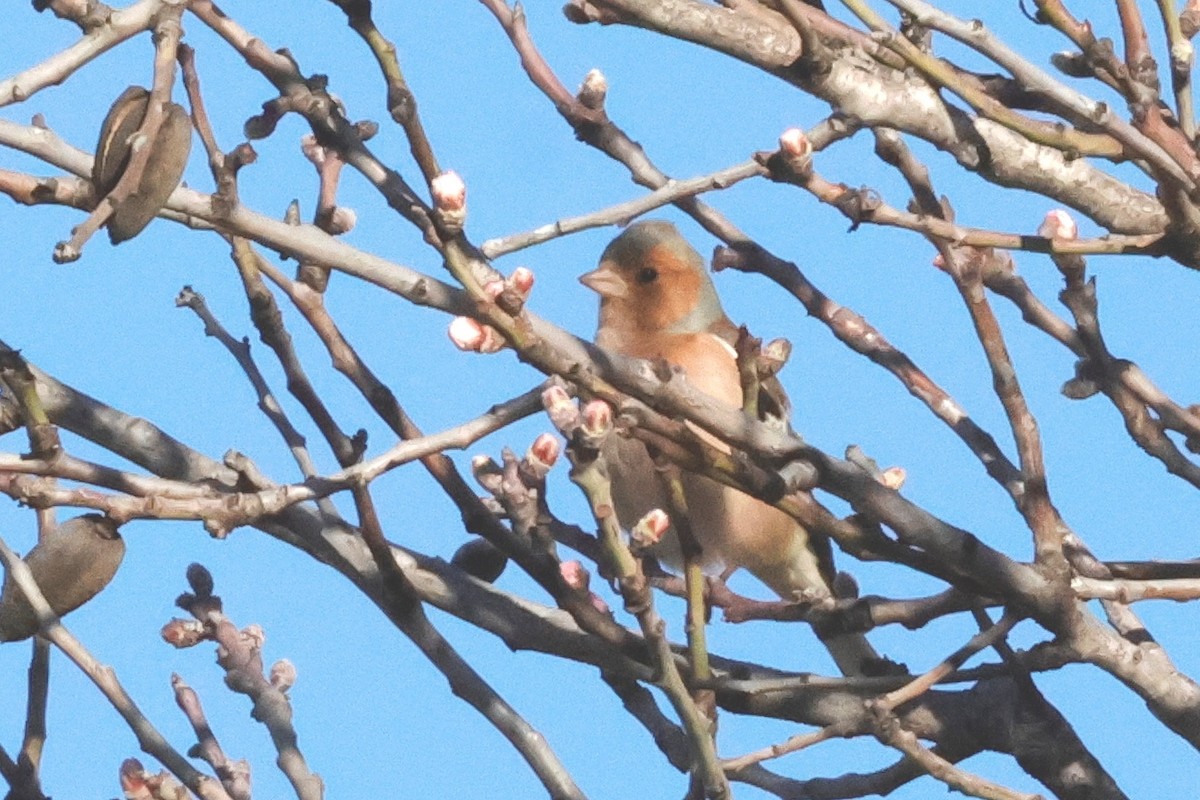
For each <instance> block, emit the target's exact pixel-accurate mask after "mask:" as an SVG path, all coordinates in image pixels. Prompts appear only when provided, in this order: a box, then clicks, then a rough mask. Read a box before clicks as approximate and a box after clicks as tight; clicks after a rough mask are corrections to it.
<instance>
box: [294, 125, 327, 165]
mask: <svg viewBox="0 0 1200 800" xmlns="http://www.w3.org/2000/svg"><path fill="white" fill-rule="evenodd" d="M300 152H301V153H304V157H305V158H307V159H308V160H309V161H310V162H311V163H312V164H313V165H314V166H317V167H319V166H321V165H322V164H324V163H325V158H326V155H327V154H328V151H327V150H326V149H325V148H324V147H322V146H321V145H319V144H317V137H316V136H314V135H313V134H311V133H306V134H304V135H303V136H301V137H300Z"/></svg>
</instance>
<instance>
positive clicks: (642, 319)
mask: <svg viewBox="0 0 1200 800" xmlns="http://www.w3.org/2000/svg"><path fill="white" fill-rule="evenodd" d="M580 281H581V282H582V283H583V284H584V285H585V286H587V287H588V288H590V289H592V290H594V291H595V292H596V293H597V294H599V295H600V323H599V327H598V329H597V332H596V344H597V345H599V346H600V347H602V348H604V349H607V350H611V351H614V352H617V353H621V354H622V355H626V356H632V357H636V358H644V359H649V360H659V359H661V360H665V361H667V362H668V363H670V364H672V365H673V366H676V367H679V368H681V369H682V370H683V372H684V374H685V376H686V378H687V380H688V381H689V382H690V383H691V384H692V385H693V386H695V387H696V388H697V389H699V390H700V391H702V392H704V393H705V394H708V395H710V396H711V397H713V398H714V399H716V400H719V401H720V402H722V403H725V404H728V405H731V406H734V407H736V408H741V407H742V384H741V380H740V378H739V376H738V368H737V361H736V351H735V350H734V343H735V342H736V340H737V335H738V329H737V326H735V325H734V324H733V322H731V321H730V319H729V317H728V316H726V314H725V310H724V309H723V308H722V307H721V301H720V299H719V298H718V297H717V292H716V288H715V287H714V286H713V282H712V279H711V278H710V277H709V274H708V270H707V269H706V266H705V263H704V259H703V258H702V257H701V256H700V254H699V253H697V252H696V250H695V249H693V248H692V246H691V245H689V244H688V243H687V241H686V240H685V239H684V238H683V236H682V235H680V233H679V231H678V230H677V229H676V228H675V226H674V225H672V224H671V223H669V222H665V221H657V220H655V221H646V222H638V223H635V224H633V225H630V226H629V227H628V228H626V229H625V231H624V232H622V233H621V235H619V236H618V237H617V238H616V239H614V240H613V241H612V242H611V243H610V244H609V245H608V247H607V248H605V250H604V253H603V254H602V255H601V256H600V265H599V267H598V268H597V269H595V270H593V271H591V272H589V273H587V274H585V275H583V276H581V277H580ZM763 388H764V394H765V396H764V397H763V398H762V399H761V400H760V403H759V405H760V409H762V411H763V412H764V413H769V414H772V415H774V416H776V417H777V418H778V419H779V421H780V424H786V419H787V415H788V412H789V404H788V400H787V397H786V395H785V394H784V393H783V388H782V387H781V386H780V385H779V384H778V381H776V380H774V379H773V378H772V379H770V380H768V381H765V382H764V387H763ZM710 441H711V442H715V440H712V439H710ZM604 455H605V458H606V461H607V463H608V467H609V472H610V475H611V477H612V491H613V502H614V505H615V506H616V512H617V518H618V519H619V520H620V521H621V522H622V524H623V525H625V526H626V527H628V526H630V525H632V524H633V523H634V522H636V521H637V520H639V519H641V518H642V516H644V515H645V514H646V513H647V512H649V511H650V510H651V509H653V508H667V507H668V506H667V500H666V496H665V493H664V491H663V489H662V487H661V485H660V482H659V481H658V480H657V479H656V478H655V474H654V464H653V461H652V460H651V458H650V455H649V453H648V452H647V450H646V447H645V446H644V445H643V444H642V442H640V441H639V440H637V439H635V438H632V437H625V436H611V437H609V439H608V440H607V442H606V444H605V452H604ZM683 485H684V493H685V499H686V501H687V506H688V513H689V518H690V521H691V526H692V531H693V535H694V536H695V538H696V539H697V542H698V544H699V545H700V547H701V549H702V551H703V555H702V559H703V563H704V566H705V568H706V571H708V572H710V573H711V572H719V571H721V570H725V571H730V572H731V571H733V570H734V569H737V568H739V567H743V568H745V569H746V570H748V571H749V572H750V573H751V574H752V575H754V576H755V577H756V578H758V579H759V580H761V581H762V582H763V583H765V584H766V585H767V586H768V587H770V588H771V589H772V590H774V591H775V592H776V593H778V594H779V596H780V597H782V598H784V599H787V600H791V599H795V598H796V597H797V595H798V594H800V593H803V596H812V595H813V594H818V595H820V594H826V593H828V594H832V589H831V583H832V580H833V577H834V571H833V564H832V553H831V551H830V549H829V543H828V542H827V541H825V540H823V539H822V540H819V541H814V540H813V537H810V536H809V534H808V531H806V530H805V529H804V527H803V526H801V525H800V524H799V523H798V522H796V521H795V520H794V519H792V518H791V517H790V516H788V515H787V514H785V513H783V512H782V511H780V510H778V509H776V508H774V507H772V506H769V505H767V504H766V503H764V502H762V501H761V500H758V499H756V498H753V497H751V496H750V495H748V494H745V493H743V492H740V491H738V490H736V489H733V488H730V487H728V486H725V485H723V484H720V483H718V482H716V481H714V480H712V479H710V478H706V477H703V476H700V475H696V474H691V473H686V472H685V473H684V475H683ZM655 554H656V555H657V556H658V557H659V558H661V559H662V560H663V561H664V562H665V563H666V564H668V565H669V566H673V567H676V568H678V567H679V566H680V564H681V560H682V559H681V557H680V551H679V544H678V541H677V540H676V539H675V537H674V536H673V535H672V533H671V532H668V535H667V537H666V538H664V540H663V541H662V542H661V543H660V544H659V545H658V550H657V551H656V553H655ZM818 635H820V634H818ZM822 641H823V642H824V644H825V646H826V647H827V648H828V649H829V651H830V654H831V655H832V656H833V658H834V661H835V662H836V663H837V666H838V668H839V669H840V670H841V671H842V672H843V673H845V674H848V675H857V674H862V673H863V671H864V668H869V667H867V666H865V665H866V662H867V660H871V661H872V662H874V661H878V660H879V657H878V655H876V653H875V651H874V650H873V649H872V648H871V646H870V644H868V643H867V641H866V638H865V637H864V636H863V635H862V634H836V635H830V636H823V637H822Z"/></svg>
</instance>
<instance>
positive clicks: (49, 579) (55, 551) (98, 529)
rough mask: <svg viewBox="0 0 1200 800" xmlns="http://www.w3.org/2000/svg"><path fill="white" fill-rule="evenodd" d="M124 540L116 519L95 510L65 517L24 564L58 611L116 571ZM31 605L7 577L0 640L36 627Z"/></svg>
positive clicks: (76, 603)
mask: <svg viewBox="0 0 1200 800" xmlns="http://www.w3.org/2000/svg"><path fill="white" fill-rule="evenodd" d="M124 556H125V540H124V539H122V538H121V534H119V533H118V532H117V526H116V524H115V523H114V522H113V521H112V520H110V519H109V518H108V517H105V516H101V515H100V514H85V515H83V516H82V517H75V518H74V519H70V520H67V521H66V522H64V523H62V524H61V525H59V526H58V527H56V528H55V529H54V530H53V531H51V532H50V533H49V534H48V535H47V536H46V537H45V538H43V539H42V541H40V542H38V543H37V545H36V546H35V547H34V548H33V549H32V550H30V551H29V554H28V555H27V556H25V564H26V565H27V566H28V567H29V570H30V572H32V573H33V578H34V580H35V581H37V585H38V588H39V589H41V590H42V594H43V595H45V597H46V602H48V603H49V604H50V608H52V609H54V613H55V614H57V615H59V616H60V617H61V616H63V615H64V614H67V613H69V612H71V611H74V610H75V609H77V608H79V607H80V606H81V605H83V604H84V603H86V602H87V601H88V600H91V599H92V598H93V597H95V596H96V595H97V594H99V593H100V591H101V590H102V589H103V588H104V587H105V586H107V585H108V584H109V582H110V581H111V580H112V579H113V576H114V575H116V574H117V567H118V566H120V564H121V559H122V558H124ZM37 630H38V621H37V616H36V615H35V614H34V613H33V607H32V606H31V605H30V604H29V601H28V600H27V599H26V598H25V593H24V592H22V591H21V590H20V589H19V588H18V587H17V585H16V582H15V581H14V580H13V579H12V576H11V575H5V576H4V589H3V591H2V592H0V642H15V641H18V640H20V639H28V638H29V637H30V636H32V635H33V634H35V633H37Z"/></svg>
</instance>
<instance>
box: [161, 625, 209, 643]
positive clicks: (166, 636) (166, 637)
mask: <svg viewBox="0 0 1200 800" xmlns="http://www.w3.org/2000/svg"><path fill="white" fill-rule="evenodd" d="M160 635H161V636H162V638H163V641H164V642H166V643H167V644H169V645H171V646H172V647H175V648H178V649H180V650H182V649H183V648H185V647H195V646H196V645H198V644H200V642H202V641H204V639H205V638H206V637H205V633H204V623H202V622H200V621H199V620H194V619H173V620H171V621H170V622H168V623H167V624H166V625H163V627H162V631H161V632H160Z"/></svg>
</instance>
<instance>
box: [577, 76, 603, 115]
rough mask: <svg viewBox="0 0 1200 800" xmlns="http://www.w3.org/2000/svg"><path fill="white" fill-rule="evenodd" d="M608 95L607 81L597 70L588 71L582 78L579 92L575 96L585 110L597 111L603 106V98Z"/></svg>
mask: <svg viewBox="0 0 1200 800" xmlns="http://www.w3.org/2000/svg"><path fill="white" fill-rule="evenodd" d="M607 95H608V79H607V78H605V77H604V73H603V72H601V71H600V70H598V69H593V70H588V74H587V75H584V76H583V83H582V84H580V86H579V92H578V93H577V94H576V95H575V96H576V98H578V100H579V102H580V103H582V104H583V106H584V107H585V108H590V109H593V110H594V109H598V108H601V107H602V106H603V105H604V98H605V97H606V96H607Z"/></svg>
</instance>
